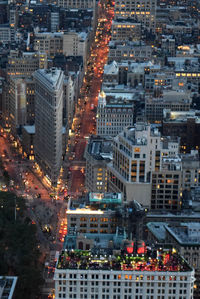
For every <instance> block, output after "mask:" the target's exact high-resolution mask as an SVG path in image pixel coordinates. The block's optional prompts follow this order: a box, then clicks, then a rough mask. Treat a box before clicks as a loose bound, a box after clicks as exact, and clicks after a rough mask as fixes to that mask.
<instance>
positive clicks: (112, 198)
mask: <svg viewBox="0 0 200 299" xmlns="http://www.w3.org/2000/svg"><path fill="white" fill-rule="evenodd" d="M89 201H90V202H102V203H121V202H122V194H121V193H111V192H107V193H95V192H90V193H89Z"/></svg>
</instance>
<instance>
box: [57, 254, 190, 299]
mask: <svg viewBox="0 0 200 299" xmlns="http://www.w3.org/2000/svg"><path fill="white" fill-rule="evenodd" d="M81 253H82V255H81V257H79V255H78V252H77V251H71V252H70V251H64V252H62V253H61V256H60V257H59V259H58V263H57V267H56V269H55V275H54V280H55V298H56V299H58V298H62V299H63V298H67V299H70V298H77V299H192V298H193V286H194V281H195V279H194V270H192V269H191V268H190V267H189V266H188V265H187V264H186V263H184V266H181V269H182V270H181V271H180V270H178V268H179V266H178V265H179V263H178V260H177V263H175V261H176V260H175V258H174V257H173V258H172V257H171V255H170V254H169V255H167V259H169V260H171V261H172V260H173V261H174V262H173V263H174V264H173V266H171V269H174V271H170V266H167V267H166V270H165V271H162V270H155V269H154V270H146V271H145V270H136V269H137V262H136V263H135V266H133V265H131V263H130V264H129V265H127V264H126V262H125V260H123V255H121V253H120V251H119V252H118V260H120V261H122V262H121V265H120V264H117V262H116V261H115V262H114V259H115V256H114V255H113V256H111V255H110V258H109V255H107V254H104V255H103V254H102V255H98V254H97V255H95V253H94V256H93V254H91V252H90V251H82V252H79V254H81ZM166 254H167V253H166ZM166 254H164V256H166ZM83 255H84V257H83ZM162 258H163V257H161V259H162ZM142 259H143V258H141V260H142ZM177 259H178V257H177ZM83 260H84V261H83ZM108 260H109V262H108ZM150 260H151V259H150ZM161 263H162V262H161ZM144 264H146V263H145V262H144ZM150 265H152V262H151V261H149V265H148V266H147V267H146V268H148V269H150V268H149V267H150ZM142 268H143V266H141V267H140V269H142ZM153 268H154V266H153V265H152V269H153ZM175 269H176V270H175Z"/></svg>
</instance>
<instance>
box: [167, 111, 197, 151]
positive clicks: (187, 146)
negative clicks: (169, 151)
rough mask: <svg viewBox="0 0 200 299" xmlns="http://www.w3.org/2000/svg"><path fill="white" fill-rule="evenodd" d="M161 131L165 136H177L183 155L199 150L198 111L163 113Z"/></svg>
mask: <svg viewBox="0 0 200 299" xmlns="http://www.w3.org/2000/svg"><path fill="white" fill-rule="evenodd" d="M163 113H164V115H163V122H162V130H163V135H165V136H169V135H170V136H179V137H180V146H181V151H182V152H183V153H189V152H190V151H191V150H192V149H194V150H195V149H197V150H198V149H199V148H200V139H199V134H200V121H199V111H194V110H190V111H177V112H176V111H170V110H165V109H164V111H163Z"/></svg>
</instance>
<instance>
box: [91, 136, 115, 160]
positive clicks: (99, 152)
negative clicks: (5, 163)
mask: <svg viewBox="0 0 200 299" xmlns="http://www.w3.org/2000/svg"><path fill="white" fill-rule="evenodd" d="M87 151H88V153H89V154H90V155H92V156H93V158H95V159H96V160H104V159H110V160H111V159H112V141H111V140H110V139H105V138H99V137H91V138H90V140H89V142H88V148H87Z"/></svg>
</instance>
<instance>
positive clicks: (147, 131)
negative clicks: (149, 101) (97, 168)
mask: <svg viewBox="0 0 200 299" xmlns="http://www.w3.org/2000/svg"><path fill="white" fill-rule="evenodd" d="M178 151H179V143H178V141H177V140H173V139H172V140H171V139H170V138H169V139H168V138H167V139H163V138H162V137H161V134H160V132H159V131H158V129H157V128H153V127H152V126H151V125H148V124H145V123H136V124H135V126H134V127H128V128H126V129H125V130H124V131H123V132H122V133H120V134H119V135H118V136H117V137H115V138H114V143H113V162H112V163H110V164H108V172H109V179H108V191H112V192H123V193H124V199H125V200H128V201H129V200H133V199H134V200H136V201H138V202H139V203H141V204H143V205H144V206H147V207H148V206H149V204H150V197H151V195H150V193H151V191H150V189H151V175H152V172H153V171H160V170H161V169H162V157H163V156H168V157H175V156H176V155H177V154H178Z"/></svg>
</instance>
